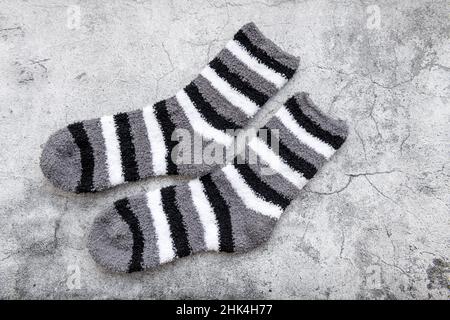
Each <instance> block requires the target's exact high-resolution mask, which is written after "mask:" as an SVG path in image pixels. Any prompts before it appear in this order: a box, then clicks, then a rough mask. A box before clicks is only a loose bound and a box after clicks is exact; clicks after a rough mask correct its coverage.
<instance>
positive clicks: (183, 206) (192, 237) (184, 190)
mask: <svg viewBox="0 0 450 320" xmlns="http://www.w3.org/2000/svg"><path fill="white" fill-rule="evenodd" d="M175 192H176V201H177V207H178V209H179V210H180V212H181V214H182V215H183V222H184V225H185V227H186V231H187V235H188V241H189V245H190V246H191V249H192V252H193V253H195V252H199V251H205V249H206V247H205V241H204V230H203V226H202V223H201V221H200V218H199V216H198V214H197V211H196V210H195V207H194V205H193V203H192V195H191V192H190V189H189V186H188V185H187V184H184V185H180V186H176V187H175Z"/></svg>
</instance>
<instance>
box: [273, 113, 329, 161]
mask: <svg viewBox="0 0 450 320" xmlns="http://www.w3.org/2000/svg"><path fill="white" fill-rule="evenodd" d="M266 127H268V128H269V129H277V130H278V132H279V135H280V140H281V141H282V142H283V144H284V145H286V146H287V147H288V148H289V149H290V150H291V151H292V152H294V153H296V154H297V155H299V156H300V157H301V158H303V159H305V160H306V161H307V162H309V163H311V164H312V165H313V166H314V167H316V169H319V168H320V167H321V166H322V165H323V164H324V163H325V162H326V159H325V157H324V156H322V155H321V154H319V153H317V152H315V151H314V150H312V149H311V148H309V147H308V146H307V145H306V144H304V143H302V142H301V141H300V140H298V138H297V137H296V136H295V135H294V134H293V133H292V132H291V131H289V130H288V129H287V128H286V127H285V126H284V125H283V124H282V123H281V121H280V120H279V119H278V118H276V117H273V118H272V119H270V121H269V122H268V123H267V124H266Z"/></svg>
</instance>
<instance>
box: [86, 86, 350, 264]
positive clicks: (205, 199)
mask: <svg viewBox="0 0 450 320" xmlns="http://www.w3.org/2000/svg"><path fill="white" fill-rule="evenodd" d="M263 128H264V129H268V130H267V131H265V132H267V136H268V137H267V138H265V139H264V138H263V137H262V136H261V135H258V136H256V137H253V138H250V139H249V141H248V143H247V144H246V146H245V152H246V153H247V154H251V153H252V154H253V155H255V156H256V157H257V160H258V161H256V162H252V163H250V162H249V161H247V162H245V161H237V160H236V159H237V158H236V159H235V160H234V161H233V162H232V163H230V164H227V165H225V166H224V167H223V168H221V169H219V170H216V171H214V172H212V173H208V174H206V175H204V176H202V177H200V178H197V179H194V180H191V181H190V182H188V183H186V184H182V185H177V186H169V187H165V188H162V189H157V190H152V191H149V192H147V193H146V194H142V195H138V196H134V197H128V198H124V199H121V200H118V201H116V202H115V203H114V205H113V206H111V207H110V208H109V209H107V210H105V211H104V212H102V213H101V214H100V215H98V216H97V217H96V218H95V221H94V224H93V227H92V230H91V233H90V235H89V240H88V247H89V252H90V253H91V255H92V256H93V258H94V260H95V261H96V262H97V263H98V264H100V265H101V266H102V267H104V268H106V269H109V270H111V271H115V272H134V271H140V270H145V269H150V268H155V267H157V266H159V265H161V264H164V263H167V262H170V261H172V260H174V259H176V258H181V257H185V256H188V255H191V254H194V253H196V252H201V251H223V252H245V251H248V250H250V249H252V248H254V247H256V246H257V245H259V244H261V243H263V242H264V241H266V240H267V239H268V238H269V236H270V234H271V232H272V230H273V227H274V225H275V223H276V221H277V220H278V219H279V217H280V215H281V214H282V212H283V211H284V210H285V208H286V207H287V206H288V205H289V204H290V202H291V201H292V200H293V199H294V198H295V197H297V195H298V193H299V190H301V189H302V188H303V187H304V185H305V184H306V183H307V182H308V181H309V180H310V179H311V178H312V177H313V176H314V175H315V174H316V172H317V170H318V169H319V168H320V167H321V166H322V165H323V164H324V163H325V162H326V161H327V160H328V159H329V158H330V157H331V156H332V155H333V154H334V152H335V151H336V150H337V149H338V148H339V147H340V146H341V145H342V144H343V143H344V141H345V139H346V136H347V127H346V125H345V124H344V123H343V122H342V121H337V120H333V119H331V118H329V117H327V116H325V115H324V114H322V113H321V112H320V111H319V109H318V108H317V107H316V106H315V105H314V104H313V102H312V101H311V100H310V98H309V97H308V95H307V94H305V93H300V94H297V95H295V96H293V97H291V98H290V99H288V101H287V102H286V103H285V104H284V105H283V106H282V107H281V108H280V109H279V110H278V112H277V113H276V114H275V116H274V117H273V118H272V119H271V120H270V121H269V122H268V123H267V124H266V126H265V127H263ZM272 132H277V135H278V136H279V139H278V144H276V145H277V148H272V145H273V144H272V143H271V141H272V139H271V135H272ZM244 160H245V159H244ZM263 167H264V169H266V170H263ZM267 169H271V173H270V174H267V172H266V171H267Z"/></svg>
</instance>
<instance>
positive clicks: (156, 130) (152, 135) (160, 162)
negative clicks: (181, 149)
mask: <svg viewBox="0 0 450 320" xmlns="http://www.w3.org/2000/svg"><path fill="white" fill-rule="evenodd" d="M142 115H143V117H144V122H145V127H146V128H147V137H148V141H149V142H150V148H151V151H152V162H153V173H154V174H155V175H165V174H166V173H167V163H166V154H167V149H166V144H165V142H164V136H163V134H162V131H161V127H160V125H159V123H158V121H157V119H156V116H155V113H154V106H146V107H145V108H144V109H143V110H142Z"/></svg>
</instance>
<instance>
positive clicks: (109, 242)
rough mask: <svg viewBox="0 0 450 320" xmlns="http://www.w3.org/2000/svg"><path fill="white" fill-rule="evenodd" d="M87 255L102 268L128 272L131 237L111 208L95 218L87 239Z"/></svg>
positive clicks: (126, 227) (122, 221)
mask: <svg viewBox="0 0 450 320" xmlns="http://www.w3.org/2000/svg"><path fill="white" fill-rule="evenodd" d="M88 249H89V253H90V254H91V256H92V257H93V259H94V260H95V262H97V263H98V264H99V265H101V266H102V267H103V268H105V269H108V270H111V271H115V272H128V271H129V265H130V262H131V259H132V254H133V236H132V233H131V231H130V228H129V226H128V224H127V223H126V222H125V221H124V220H123V219H122V217H121V216H120V215H119V214H118V213H117V211H116V208H115V207H111V208H109V209H107V210H106V211H104V212H103V213H101V214H100V215H99V216H97V217H96V219H95V220H94V223H93V225H92V229H91V232H90V234H89V239H88Z"/></svg>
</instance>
